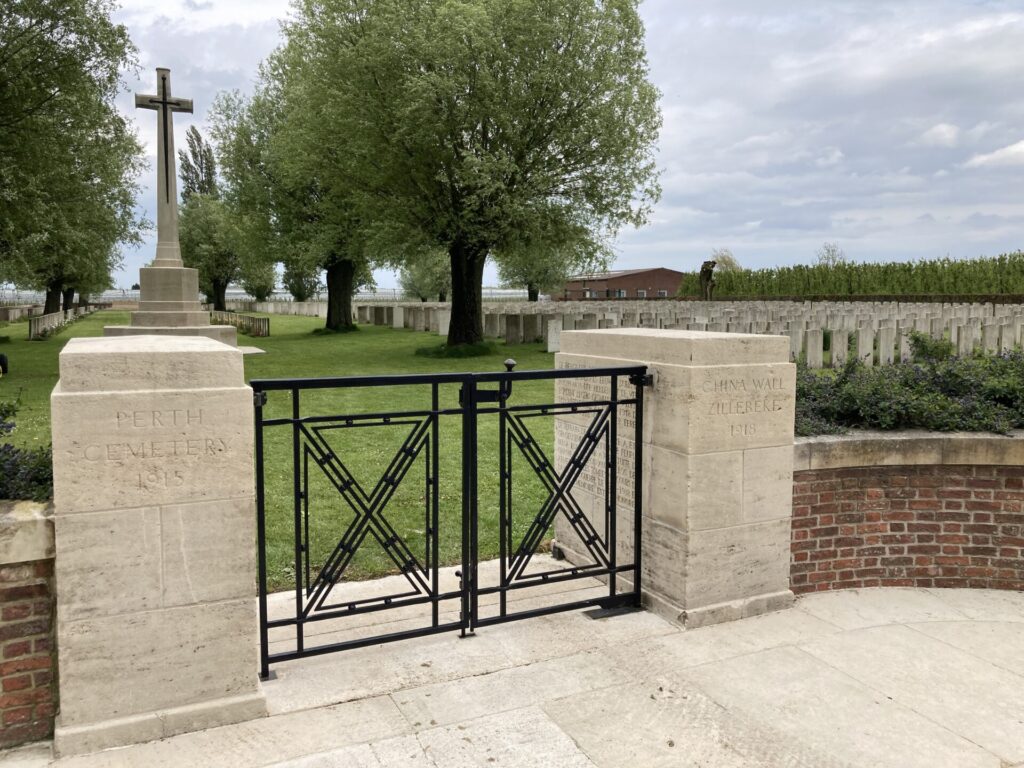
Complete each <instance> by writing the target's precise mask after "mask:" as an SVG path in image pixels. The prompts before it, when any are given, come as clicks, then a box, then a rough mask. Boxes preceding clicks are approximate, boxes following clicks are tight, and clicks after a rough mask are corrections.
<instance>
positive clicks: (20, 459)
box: [0, 401, 53, 501]
mask: <svg viewBox="0 0 1024 768" xmlns="http://www.w3.org/2000/svg"><path fill="white" fill-rule="evenodd" d="M17 411H18V404H17V403H16V402H10V401H0V437H2V436H6V435H9V434H10V433H11V432H13V431H14V416H15V414H16V413H17ZM52 496H53V453H52V451H51V450H50V447H49V446H47V447H46V448H15V447H14V446H13V445H11V444H10V443H0V499H31V500H33V501H45V500H46V499H49V498H50V497H52Z"/></svg>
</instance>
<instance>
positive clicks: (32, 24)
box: [0, 0, 143, 312]
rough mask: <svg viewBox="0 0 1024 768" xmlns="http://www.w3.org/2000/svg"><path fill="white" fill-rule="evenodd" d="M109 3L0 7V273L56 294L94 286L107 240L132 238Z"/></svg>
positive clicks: (128, 142) (50, 301) (125, 44)
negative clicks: (115, 100)
mask: <svg viewBox="0 0 1024 768" xmlns="http://www.w3.org/2000/svg"><path fill="white" fill-rule="evenodd" d="M112 10H113V5H112V3H111V2H108V0H11V1H10V2H6V3H4V4H3V6H2V7H0V279H4V280H10V281H12V282H14V283H16V284H18V285H22V286H24V287H27V288H35V289H42V290H46V292H47V302H46V311H48V312H49V311H55V310H56V309H57V308H58V301H59V297H60V294H61V293H62V292H66V291H68V290H72V291H73V290H75V289H77V290H78V291H79V293H80V294H83V295H84V294H88V293H90V292H93V291H97V290H102V289H103V288H106V287H108V286H109V284H110V274H111V271H112V270H113V269H114V268H115V267H116V266H117V265H118V264H119V263H120V259H121V256H120V253H119V250H118V245H119V244H120V243H126V242H138V241H139V227H140V226H141V224H142V222H140V221H138V220H137V218H136V216H135V214H134V206H135V196H136V194H137V192H138V186H137V182H136V179H137V177H138V174H139V172H140V171H141V169H142V163H143V159H142V148H141V146H140V144H139V142H138V139H137V138H136V136H135V133H134V130H133V129H132V128H131V127H130V125H129V124H128V122H127V121H126V120H125V119H124V118H123V117H122V116H121V115H120V114H119V113H118V111H117V110H116V108H115V106H114V98H115V96H116V95H117V92H118V90H119V89H120V87H121V85H122V82H121V77H120V73H121V71H122V70H124V69H125V68H130V67H133V66H134V65H135V48H134V47H133V46H132V44H131V41H130V40H129V38H128V34H127V31H126V30H125V28H124V27H123V26H121V25H117V24H114V23H113V22H111V20H110V13H111V11H112Z"/></svg>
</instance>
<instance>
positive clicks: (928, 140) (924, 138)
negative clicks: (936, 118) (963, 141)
mask: <svg viewBox="0 0 1024 768" xmlns="http://www.w3.org/2000/svg"><path fill="white" fill-rule="evenodd" d="M959 140H960V129H959V128H957V127H956V126H955V125H950V124H949V123H939V124H938V125H934V126H932V127H931V128H929V129H928V130H927V131H925V132H924V133H922V134H921V137H920V138H919V139H918V141H919V143H921V144H923V145H925V146H926V147H955V146H956V145H957V143H958V142H959Z"/></svg>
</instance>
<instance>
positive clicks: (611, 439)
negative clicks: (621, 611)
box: [606, 376, 619, 597]
mask: <svg viewBox="0 0 1024 768" xmlns="http://www.w3.org/2000/svg"><path fill="white" fill-rule="evenodd" d="M610 394H611V398H610V402H609V403H608V411H609V413H608V416H609V424H608V473H609V474H608V497H609V498H608V508H607V510H606V514H607V518H606V520H607V521H608V532H607V535H608V538H607V541H608V563H609V565H610V566H611V573H610V574H608V596H609V597H615V566H616V564H617V556H616V548H617V545H616V541H615V533H616V531H615V523H616V517H617V516H618V513H619V500H618V491H619V403H618V400H619V377H618V376H612V380H611V387H610Z"/></svg>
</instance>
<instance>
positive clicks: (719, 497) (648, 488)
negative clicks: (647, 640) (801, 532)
mask: <svg viewBox="0 0 1024 768" xmlns="http://www.w3.org/2000/svg"><path fill="white" fill-rule="evenodd" d="M561 349H562V351H561V352H560V353H559V354H557V355H556V356H555V361H556V367H557V368H593V367H602V366H619V365H630V364H632V365H637V364H643V365H647V366H648V369H649V371H650V373H652V374H653V385H652V386H651V387H650V388H648V389H647V391H646V392H645V395H644V414H643V417H644V437H643V443H644V444H643V453H644V455H643V466H644V473H643V474H644V476H643V478H642V480H641V484H640V487H641V489H642V493H643V507H642V509H643V520H642V523H643V541H642V544H643V551H642V555H643V567H642V573H641V577H642V581H641V584H642V589H643V598H644V602H645V604H647V605H648V606H649V607H651V608H652V609H653V610H655V611H656V612H658V613H660V614H662V615H665V616H667V617H669V618H671V619H673V620H677V621H680V622H683V623H685V624H686V625H688V626H700V625H704V624H713V623H717V622H721V621H728V620H732V619H737V618H743V617H746V616H751V615H755V614H759V613H764V612H767V611H773V610H778V609H780V608H784V607H786V606H788V605H790V604H791V603H792V601H793V593H792V592H791V591H790V589H789V549H790V535H791V534H790V518H791V515H792V493H793V420H794V402H795V389H796V366H794V365H793V364H791V363H789V362H788V361H789V339H788V338H786V337H776V336H755V335H748V334H731V333H705V332H700V331H680V330H656V329H649V328H616V329H606V330H597V331H572V332H570V331H565V332H563V334H562V338H561ZM593 381H594V382H596V380H593ZM559 386H561V383H560V385H559ZM605 386H607V385H605ZM619 391H620V393H621V392H623V391H624V388H623V387H622V386H621V385H620V388H619ZM565 394H566V393H565V392H560V393H559V395H557V396H556V400H558V401H560V402H564V400H565V398H564V395H565ZM602 396H603V397H606V396H607V395H606V394H604V395H602ZM620 396H622V395H620ZM623 410H625V409H623ZM619 418H620V428H619V430H618V455H619V469H618V471H619V478H620V479H619V490H618V492H617V496H618V499H617V504H616V509H617V510H618V519H619V521H620V525H619V529H620V530H624V529H625V526H624V525H622V523H621V521H623V520H632V514H633V509H632V502H633V497H632V493H630V492H628V491H626V490H624V488H625V487H626V486H628V485H629V483H630V482H631V481H632V480H633V477H632V474H633V472H632V470H631V464H630V462H629V461H628V458H629V457H631V456H632V454H633V449H634V441H633V430H632V429H630V428H629V427H630V426H631V424H630V422H629V420H628V419H629V414H628V413H625V414H620V417H619ZM624 418H625V419H626V421H625V422H623V421H622V420H623V419H624ZM577 420H578V419H577ZM576 429H577V430H578V427H576ZM574 434H575V433H574V432H573V424H572V420H571V419H567V418H560V419H556V422H555V441H556V454H557V455H558V465H559V468H561V467H562V466H563V463H564V458H563V457H564V455H565V448H564V447H562V448H560V446H563V445H566V446H567V445H571V444H572V439H573V435H574ZM623 457H626V460H624V458H623ZM588 472H589V470H588ZM584 479H585V480H586V481H585V482H580V483H579V484H578V485H577V489H576V490H574V491H573V495H574V497H575V498H576V499H577V500H578V501H580V504H581V507H582V508H583V509H584V510H587V511H588V514H589V515H591V516H592V519H595V521H596V520H597V517H596V516H597V515H598V514H601V515H603V509H604V503H605V488H604V478H603V473H599V472H596V471H595V472H592V473H589V474H585V475H584ZM560 517H561V516H560ZM601 519H603V518H601ZM567 529H568V526H567V525H556V537H557V543H558V545H559V548H560V549H562V550H563V551H565V552H566V554H567V556H568V557H569V558H570V560H578V553H577V552H576V551H575V548H574V546H573V542H572V541H571V536H570V535H568V530H567ZM623 546H624V547H625V548H626V551H627V552H628V550H629V549H631V548H632V537H630V540H629V541H628V542H625V543H623V542H620V547H623Z"/></svg>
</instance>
